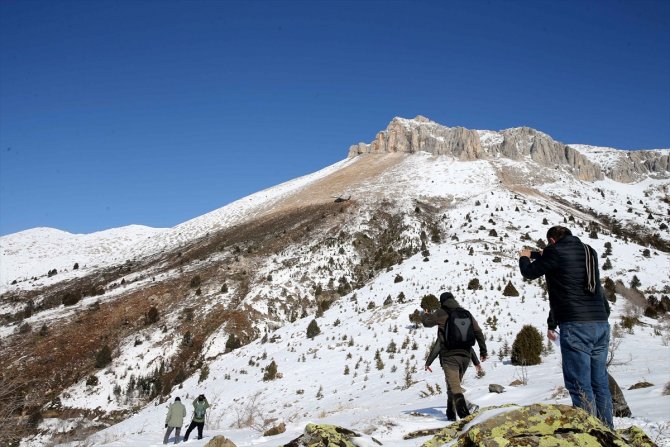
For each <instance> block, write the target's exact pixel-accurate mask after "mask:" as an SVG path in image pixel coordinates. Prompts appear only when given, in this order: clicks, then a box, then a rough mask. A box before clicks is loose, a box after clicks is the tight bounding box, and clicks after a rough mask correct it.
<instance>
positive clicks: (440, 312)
mask: <svg viewBox="0 0 670 447" xmlns="http://www.w3.org/2000/svg"><path fill="white" fill-rule="evenodd" d="M448 319H449V311H448V310H446V309H444V308H440V309H437V310H436V311H435V312H433V313H430V314H423V316H422V317H421V322H422V323H423V325H424V326H425V327H433V326H438V331H437V338H438V342H439V346H440V351H439V352H440V364H441V363H442V362H443V360H444V359H445V358H446V357H451V356H453V355H458V356H462V357H470V351H471V350H472V348H468V349H447V348H446V344H445V343H444V340H443V337H444V335H443V333H442V331H441V330H439V328H443V327H444V325H445V323H446V322H447V320H448ZM472 328H473V330H474V332H475V339H476V340H477V344H478V345H479V355H480V356H481V357H487V356H488V354H487V352H486V338H485V337H484V333H483V332H482V329H481V327H479V323H477V320H475V318H474V317H472ZM432 360H434V357H433V359H432ZM432 360H431V363H432Z"/></svg>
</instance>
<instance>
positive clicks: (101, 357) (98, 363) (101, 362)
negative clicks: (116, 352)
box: [95, 345, 112, 368]
mask: <svg viewBox="0 0 670 447" xmlns="http://www.w3.org/2000/svg"><path fill="white" fill-rule="evenodd" d="M110 363H112V350H111V349H109V346H107V345H105V346H103V347H102V349H100V351H98V353H97V354H96V355H95V367H96V368H104V367H105V366H107V365H109V364H110Z"/></svg>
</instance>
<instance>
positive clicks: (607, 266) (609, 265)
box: [603, 258, 612, 270]
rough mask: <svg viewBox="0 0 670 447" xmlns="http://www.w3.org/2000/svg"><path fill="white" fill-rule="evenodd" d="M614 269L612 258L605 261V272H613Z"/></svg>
mask: <svg viewBox="0 0 670 447" xmlns="http://www.w3.org/2000/svg"><path fill="white" fill-rule="evenodd" d="M611 269H612V261H610V258H607V259H605V263H604V264H603V270H611Z"/></svg>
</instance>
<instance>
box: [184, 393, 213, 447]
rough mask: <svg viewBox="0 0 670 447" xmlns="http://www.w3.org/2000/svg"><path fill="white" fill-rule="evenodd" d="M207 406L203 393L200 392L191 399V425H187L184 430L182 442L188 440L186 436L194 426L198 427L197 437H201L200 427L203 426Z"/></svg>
mask: <svg viewBox="0 0 670 447" xmlns="http://www.w3.org/2000/svg"><path fill="white" fill-rule="evenodd" d="M208 408H209V402H207V399H206V398H205V395H204V394H201V395H200V396H198V397H197V399H195V400H194V401H193V419H192V420H191V425H189V426H188V430H186V436H184V442H186V441H188V436H189V435H190V434H191V431H193V429H194V428H195V427H198V439H202V429H203V428H204V427H205V412H206V411H207V409H208Z"/></svg>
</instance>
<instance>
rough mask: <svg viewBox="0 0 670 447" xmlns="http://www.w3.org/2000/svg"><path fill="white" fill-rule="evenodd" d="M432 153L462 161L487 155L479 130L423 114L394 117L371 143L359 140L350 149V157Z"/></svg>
mask: <svg viewBox="0 0 670 447" xmlns="http://www.w3.org/2000/svg"><path fill="white" fill-rule="evenodd" d="M421 151H423V152H429V153H431V154H435V155H451V156H453V157H456V158H458V159H459V160H474V159H477V158H481V157H483V156H485V154H484V152H483V150H482V145H481V143H480V141H479V134H478V133H477V131H475V130H468V129H465V128H463V127H446V126H442V125H440V124H437V123H435V122H433V121H430V120H429V119H428V118H425V117H423V116H417V117H416V118H414V119H413V120H408V119H404V118H398V117H396V118H393V120H392V121H391V122H390V123H389V125H388V127H387V128H386V130H383V131H381V132H379V133H378V134H377V136H376V137H375V140H374V141H373V142H372V143H370V144H365V143H358V144H356V145H353V146H351V148H350V149H349V157H354V156H356V155H359V154H370V153H371V154H378V153H388V152H405V153H409V154H412V153H415V152H421Z"/></svg>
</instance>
